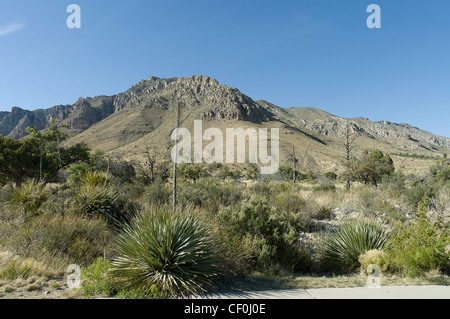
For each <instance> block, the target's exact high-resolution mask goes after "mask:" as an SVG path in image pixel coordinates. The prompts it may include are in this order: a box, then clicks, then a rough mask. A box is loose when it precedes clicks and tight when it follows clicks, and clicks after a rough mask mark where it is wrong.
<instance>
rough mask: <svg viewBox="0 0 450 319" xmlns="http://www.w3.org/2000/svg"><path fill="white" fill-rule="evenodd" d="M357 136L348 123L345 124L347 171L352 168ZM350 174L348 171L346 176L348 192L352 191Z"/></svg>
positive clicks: (344, 143)
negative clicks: (351, 163) (351, 162)
mask: <svg viewBox="0 0 450 319" xmlns="http://www.w3.org/2000/svg"><path fill="white" fill-rule="evenodd" d="M357 137H358V136H357V135H356V134H355V133H354V132H352V130H351V128H350V125H349V123H348V122H347V123H346V124H345V131H344V142H343V146H344V150H345V156H344V165H345V166H346V167H347V170H348V169H349V166H350V161H351V159H352V151H353V149H354V148H355V140H356V139H357ZM350 186H351V185H350V174H349V172H348V171H347V172H346V174H345V188H346V190H347V191H349V190H350Z"/></svg>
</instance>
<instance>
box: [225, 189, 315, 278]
mask: <svg viewBox="0 0 450 319" xmlns="http://www.w3.org/2000/svg"><path fill="white" fill-rule="evenodd" d="M217 221H218V224H219V227H220V229H221V231H223V233H224V236H225V238H228V240H229V241H230V242H232V243H233V242H234V243H236V242H243V243H247V245H249V246H251V248H249V247H248V246H247V247H243V248H244V249H245V250H247V252H246V253H247V255H248V254H250V255H251V256H252V258H251V259H253V260H254V263H255V264H254V265H255V267H256V269H263V270H264V269H265V270H270V269H277V268H280V267H281V268H284V269H289V270H290V271H308V270H309V267H310V266H311V260H310V256H309V253H308V252H307V251H306V250H305V249H303V248H302V247H301V246H300V245H299V243H298V242H297V236H298V233H299V232H300V231H301V230H302V229H303V223H302V219H301V218H299V216H298V214H293V213H285V214H280V213H278V212H277V211H276V210H275V209H273V208H272V207H271V206H270V205H269V204H268V203H267V202H266V201H265V200H263V199H261V198H258V199H254V200H251V201H250V202H249V203H248V204H246V205H244V206H242V207H240V208H232V209H225V210H223V211H221V212H220V213H219V214H218V216H217ZM228 240H227V241H228ZM224 245H227V242H225V243H224ZM228 248H229V249H232V250H233V249H235V245H230V246H229V247H228ZM247 268H249V267H247Z"/></svg>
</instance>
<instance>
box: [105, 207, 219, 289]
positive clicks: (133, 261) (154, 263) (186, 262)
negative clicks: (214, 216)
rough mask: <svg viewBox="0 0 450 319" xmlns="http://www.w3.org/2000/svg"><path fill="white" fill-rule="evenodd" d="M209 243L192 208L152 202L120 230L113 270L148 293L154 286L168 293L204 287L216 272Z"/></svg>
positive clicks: (131, 284) (130, 286) (127, 281)
mask: <svg viewBox="0 0 450 319" xmlns="http://www.w3.org/2000/svg"><path fill="white" fill-rule="evenodd" d="M211 249H212V240H211V239H210V236H209V233H208V231H207V230H206V229H205V228H204V227H203V226H202V225H201V224H200V222H199V220H198V219H197V218H196V217H195V215H194V214H193V212H191V211H189V210H188V211H184V212H176V213H173V212H172V209H171V208H170V207H167V206H163V207H152V208H150V210H149V211H147V212H146V213H145V214H142V215H139V216H137V217H136V218H135V219H134V221H133V222H132V223H131V224H130V225H129V226H126V227H125V229H124V230H123V232H122V233H121V234H120V235H119V238H118V241H117V253H118V257H117V258H116V259H114V260H113V262H112V274H113V275H115V276H117V277H120V278H122V279H123V280H124V281H125V283H126V286H127V287H128V288H134V289H137V290H139V291H141V292H143V293H148V294H151V293H152V291H154V289H155V286H156V287H157V288H158V290H159V291H161V292H162V293H164V294H165V295H166V296H168V297H172V296H187V295H192V294H196V293H200V292H204V291H205V289H206V288H207V287H208V286H209V285H210V284H211V283H212V280H213V278H214V277H215V276H216V275H217V273H218V270H217V268H216V265H215V261H214V259H213V257H212V253H211Z"/></svg>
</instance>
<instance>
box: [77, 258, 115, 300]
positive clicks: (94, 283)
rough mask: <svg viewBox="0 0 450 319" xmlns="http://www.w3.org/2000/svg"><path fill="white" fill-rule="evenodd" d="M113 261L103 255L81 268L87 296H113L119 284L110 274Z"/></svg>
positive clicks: (84, 290)
mask: <svg viewBox="0 0 450 319" xmlns="http://www.w3.org/2000/svg"><path fill="white" fill-rule="evenodd" d="M110 268H111V263H110V261H108V260H105V259H103V258H102V257H99V258H97V259H96V260H94V262H93V263H92V264H91V265H89V266H88V267H86V268H83V269H82V270H81V281H82V289H83V292H84V293H85V295H86V296H87V297H92V296H99V295H103V296H107V297H112V296H114V294H115V293H117V290H118V284H117V283H116V282H114V280H113V279H111V278H110V276H109V271H110Z"/></svg>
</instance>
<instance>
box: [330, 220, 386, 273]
mask: <svg viewBox="0 0 450 319" xmlns="http://www.w3.org/2000/svg"><path fill="white" fill-rule="evenodd" d="M390 242H391V236H390V234H389V233H388V232H387V231H386V229H385V227H384V226H383V225H382V224H381V223H379V222H378V221H376V220H373V219H367V218H365V219H356V220H351V221H348V222H345V223H344V224H342V225H341V226H340V227H339V228H337V229H336V230H334V231H332V232H331V233H330V234H329V236H328V238H327V244H326V247H325V251H324V261H325V262H326V263H328V264H330V265H333V266H338V267H340V268H342V269H345V270H354V269H356V268H358V267H359V266H360V263H359V257H360V256H361V255H362V254H364V253H366V252H367V251H370V250H381V251H384V250H386V249H387V248H388V247H389V245H390Z"/></svg>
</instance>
